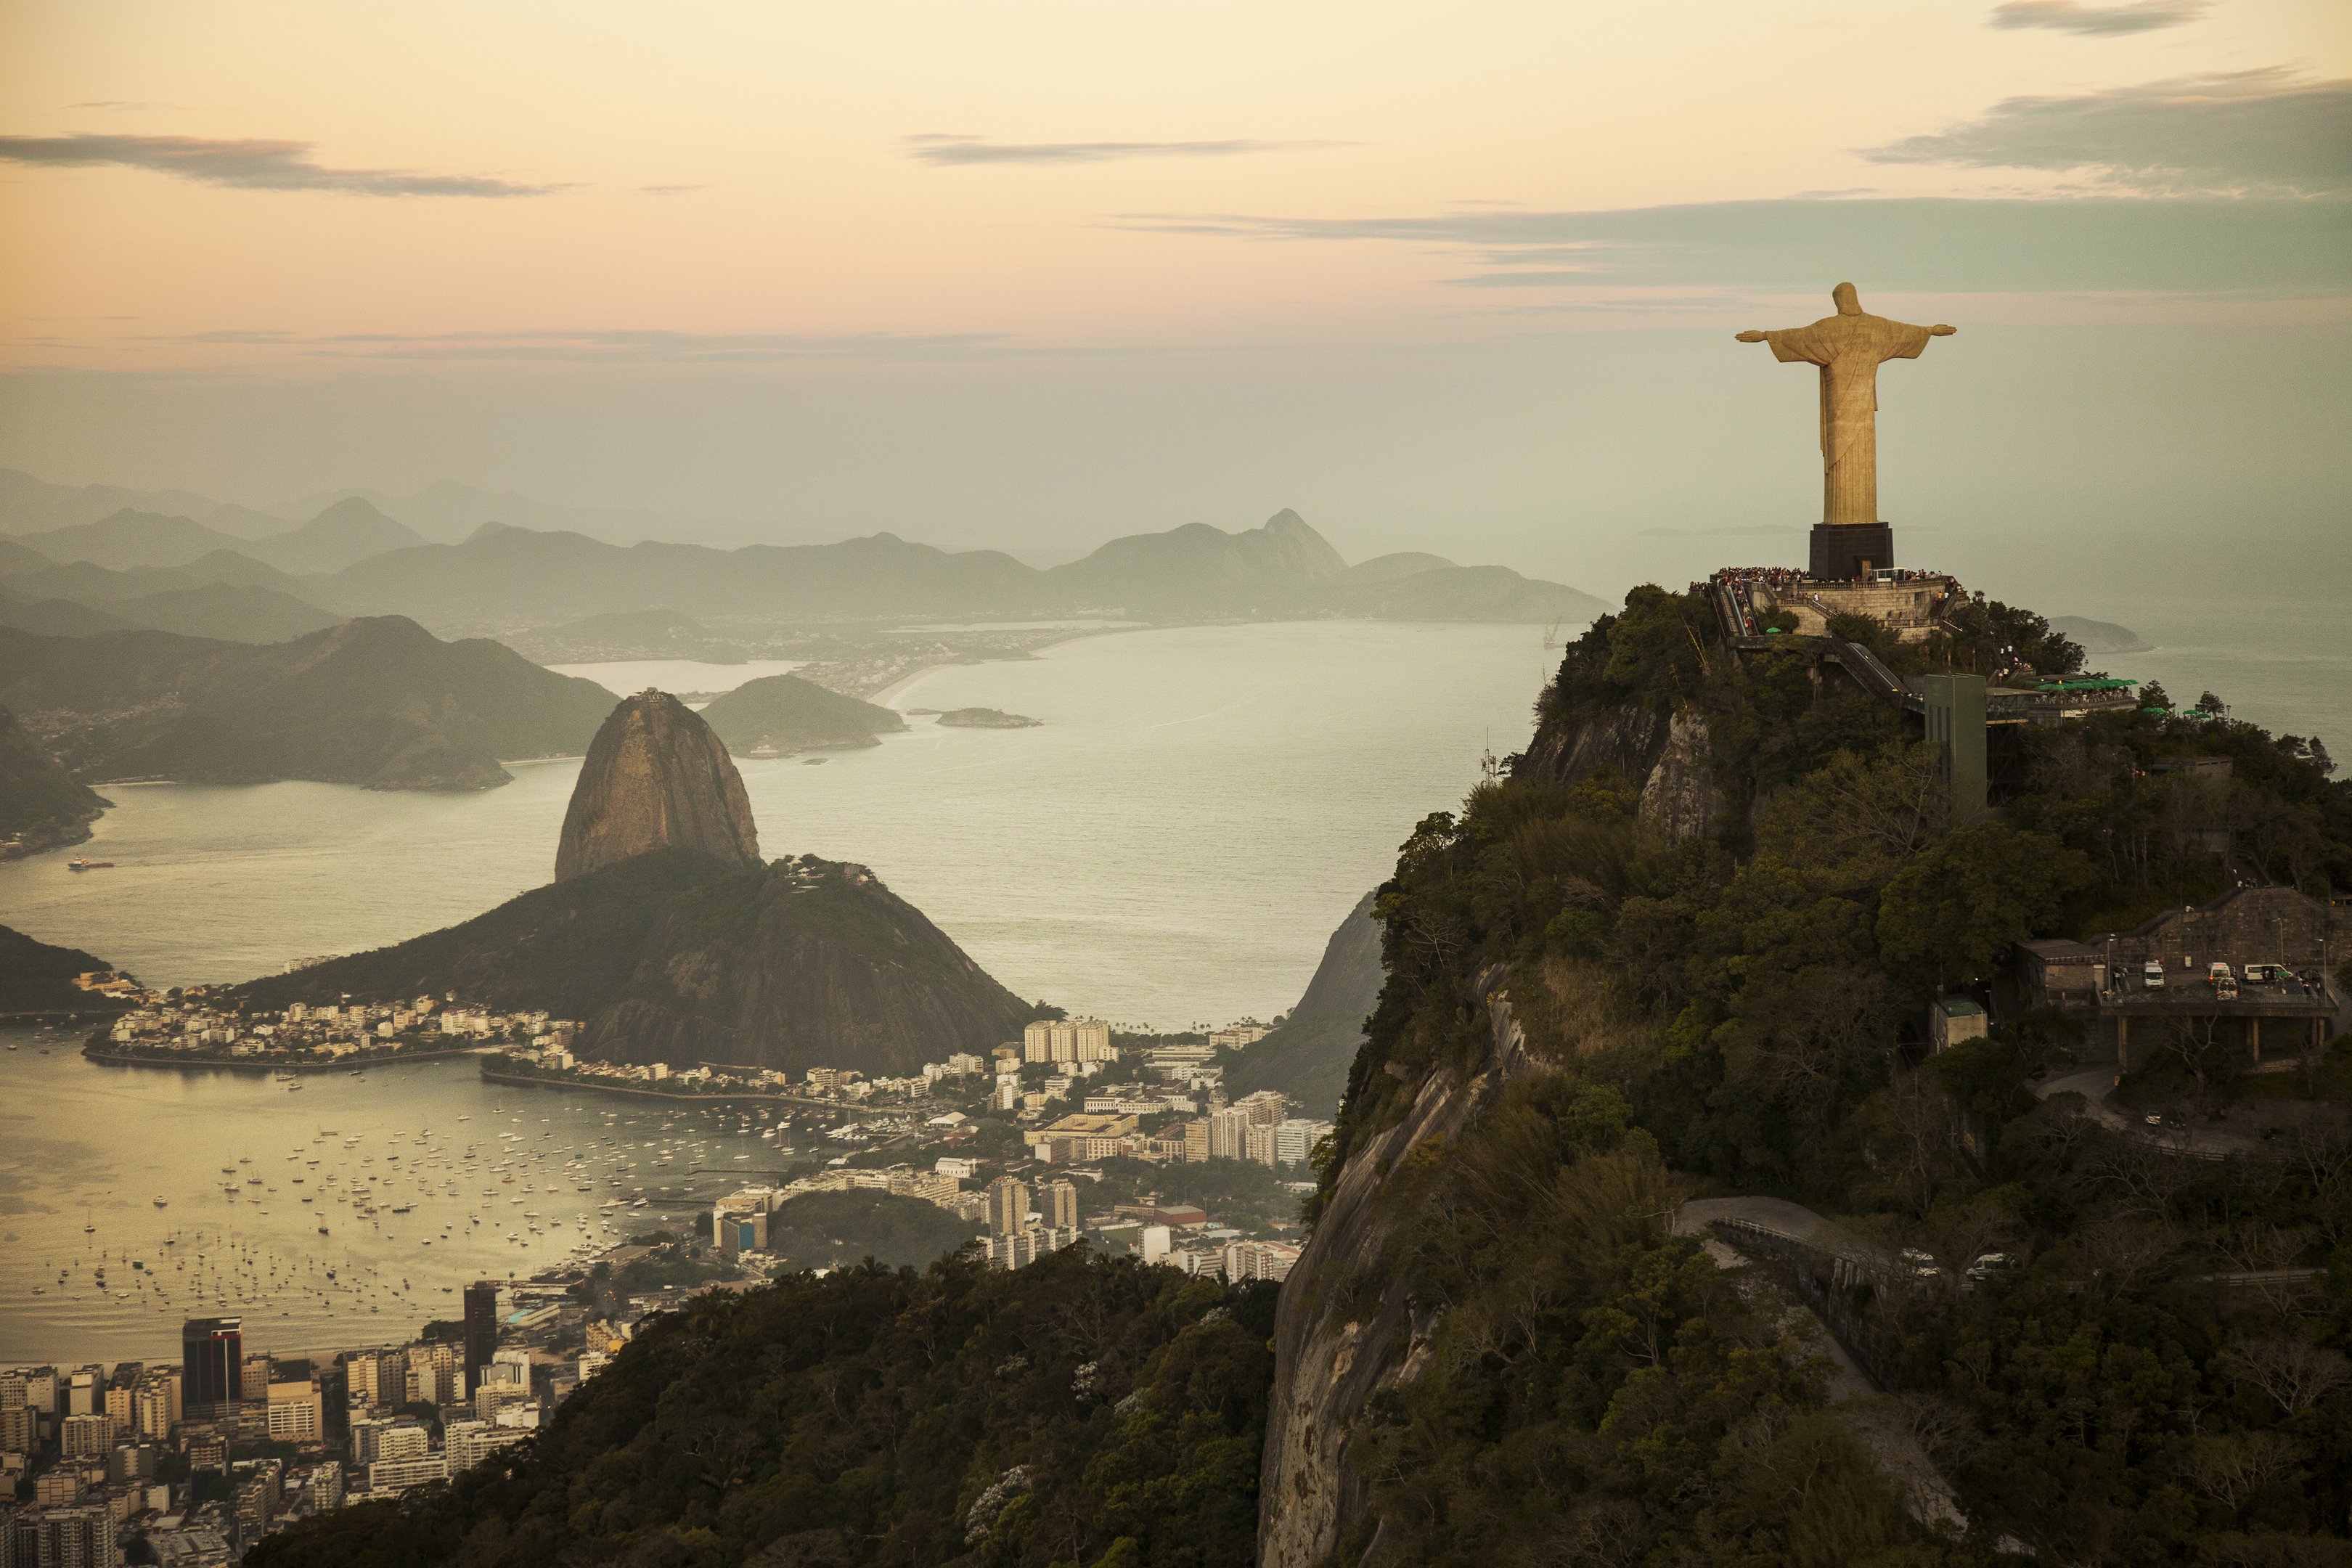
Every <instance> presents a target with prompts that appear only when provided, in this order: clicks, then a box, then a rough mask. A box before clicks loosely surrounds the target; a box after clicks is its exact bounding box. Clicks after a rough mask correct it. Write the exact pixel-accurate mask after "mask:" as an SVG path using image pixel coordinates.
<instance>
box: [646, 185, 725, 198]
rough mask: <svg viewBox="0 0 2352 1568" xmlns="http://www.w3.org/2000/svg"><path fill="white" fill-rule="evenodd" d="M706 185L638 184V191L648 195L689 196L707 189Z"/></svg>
mask: <svg viewBox="0 0 2352 1568" xmlns="http://www.w3.org/2000/svg"><path fill="white" fill-rule="evenodd" d="M709 188H710V187H709V186H708V185H639V186H638V187H637V189H638V191H639V192H640V193H642V194H643V195H648V196H690V195H693V194H694V193H695V192H697V191H703V190H709Z"/></svg>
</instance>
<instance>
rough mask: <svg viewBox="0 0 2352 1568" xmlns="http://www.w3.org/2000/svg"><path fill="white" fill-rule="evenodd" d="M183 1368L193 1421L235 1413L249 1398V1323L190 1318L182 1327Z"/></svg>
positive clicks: (184, 1404) (187, 1409)
mask: <svg viewBox="0 0 2352 1568" xmlns="http://www.w3.org/2000/svg"><path fill="white" fill-rule="evenodd" d="M180 1366H181V1376H182V1378H183V1379H184V1392H183V1394H182V1395H181V1406H182V1408H183V1409H184V1411H185V1412H186V1413H187V1415H188V1418H189V1419H190V1420H197V1421H207V1420H212V1419H215V1418H216V1417H218V1416H221V1415H228V1414H231V1413H233V1412H234V1411H235V1410H236V1405H237V1404H238V1402H240V1401H241V1400H243V1399H244V1398H245V1320H244V1319H242V1318H190V1319H189V1320H188V1321H186V1322H185V1323H184V1324H183V1325H181V1328H180Z"/></svg>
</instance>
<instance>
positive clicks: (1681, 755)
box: [1642, 708, 1723, 838]
mask: <svg viewBox="0 0 2352 1568" xmlns="http://www.w3.org/2000/svg"><path fill="white" fill-rule="evenodd" d="M1708 739H1709V737H1708V734H1707V728H1706V720H1705V719H1703V718H1701V717H1699V715H1697V714H1696V713H1694V712H1692V711H1691V710H1689V709H1687V708H1685V709H1679V710H1676V711H1675V716H1674V717H1673V718H1672V719H1671V720H1669V721H1667V724H1666V742H1665V744H1664V746H1662V747H1660V748H1659V750H1658V760H1657V761H1656V762H1655V763H1652V764H1651V766H1650V776H1649V777H1648V778H1646V779H1644V780H1643V781H1642V815H1643V816H1647V817H1650V818H1652V819H1653V820H1654V821H1655V822H1656V823H1657V824H1658V825H1659V826H1662V827H1664V829H1665V830H1666V831H1667V832H1668V833H1669V834H1671V835H1673V836H1674V837H1676V838H1704V837H1706V836H1707V835H1708V834H1709V833H1711V832H1713V831H1714V829H1715V824H1716V819H1717V817H1719V816H1722V815H1723V792H1722V791H1720V790H1718V789H1717V788H1716V785H1715V775H1714V773H1713V771H1712V770H1711V769H1710V768H1709V767H1708V766H1707V761H1706V748H1707V742H1708Z"/></svg>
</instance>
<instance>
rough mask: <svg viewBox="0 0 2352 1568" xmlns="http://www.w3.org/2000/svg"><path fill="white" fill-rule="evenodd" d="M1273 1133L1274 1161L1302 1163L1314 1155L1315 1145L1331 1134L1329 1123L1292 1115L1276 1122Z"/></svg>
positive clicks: (1293, 1163)
mask: <svg viewBox="0 0 2352 1568" xmlns="http://www.w3.org/2000/svg"><path fill="white" fill-rule="evenodd" d="M1274 1134H1275V1160H1276V1163H1279V1164H1284V1165H1304V1164H1306V1163H1307V1162H1308V1161H1309V1160H1312V1159H1313V1158H1314V1157H1315V1145H1316V1144H1317V1143H1318V1142H1321V1141H1322V1140H1324V1139H1325V1138H1328V1137H1329V1136H1330V1135H1331V1124H1330V1123H1329V1122H1328V1121H1307V1120H1306V1119H1304V1118H1301V1117H1296V1116H1294V1117H1291V1118H1289V1119H1287V1120H1286V1121H1280V1122H1277V1123H1276V1125H1275V1129H1274Z"/></svg>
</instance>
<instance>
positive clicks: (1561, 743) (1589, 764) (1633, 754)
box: [1524, 702, 1668, 783]
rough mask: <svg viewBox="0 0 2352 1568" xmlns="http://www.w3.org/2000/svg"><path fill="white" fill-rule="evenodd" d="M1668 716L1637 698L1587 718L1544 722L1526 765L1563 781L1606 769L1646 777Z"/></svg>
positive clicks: (1658, 750)
mask: <svg viewBox="0 0 2352 1568" xmlns="http://www.w3.org/2000/svg"><path fill="white" fill-rule="evenodd" d="M1667 728H1668V725H1667V721H1666V718H1665V715H1664V714H1662V713H1655V712H1653V711H1651V710H1649V709H1647V708H1645V707H1643V706H1642V705H1641V704H1640V703H1638V702H1628V703H1626V704H1625V705H1624V706H1623V707H1622V708H1612V709H1607V710H1603V711H1601V713H1599V714H1596V715H1594V716H1593V717H1591V718H1588V719H1568V720H1563V721H1559V722H1554V723H1546V724H1544V725H1543V726H1542V727H1541V728H1540V729H1538V731H1536V738H1535V739H1534V740H1533V741H1531V742H1528V752H1527V761H1526V763H1525V764H1524V765H1525V766H1526V767H1528V769H1530V770H1532V771H1533V772H1534V773H1536V774H1537V775H1538V776H1539V777H1543V778H1554V779H1559V780H1560V781H1561V782H1563V783H1567V782H1570V781H1573V780H1576V779H1580V778H1582V777H1584V776H1585V775H1586V774H1587V773H1601V772H1603V771H1606V772H1609V773H1615V774H1616V775H1617V776H1618V777H1620V778H1622V779H1629V780H1631V779H1646V778H1648V777H1649V776H1650V770H1651V769H1652V768H1654V767H1655V766H1657V763H1658V757H1659V754H1660V753H1661V752H1664V750H1665V745H1666V731H1667Z"/></svg>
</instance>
